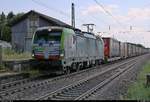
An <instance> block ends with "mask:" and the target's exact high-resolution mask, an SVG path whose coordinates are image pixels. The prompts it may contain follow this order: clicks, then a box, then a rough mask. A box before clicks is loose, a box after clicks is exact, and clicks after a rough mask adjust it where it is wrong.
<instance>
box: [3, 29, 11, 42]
mask: <svg viewBox="0 0 150 102" xmlns="http://www.w3.org/2000/svg"><path fill="white" fill-rule="evenodd" d="M2 40H4V41H7V42H10V41H11V29H10V27H8V26H4V27H3V30H2Z"/></svg>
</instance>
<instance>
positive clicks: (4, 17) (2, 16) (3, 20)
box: [0, 12, 6, 23]
mask: <svg viewBox="0 0 150 102" xmlns="http://www.w3.org/2000/svg"><path fill="white" fill-rule="evenodd" d="M0 18H1V20H0V21H1V23H5V21H6V16H5V14H4V12H2V14H1V17H0Z"/></svg>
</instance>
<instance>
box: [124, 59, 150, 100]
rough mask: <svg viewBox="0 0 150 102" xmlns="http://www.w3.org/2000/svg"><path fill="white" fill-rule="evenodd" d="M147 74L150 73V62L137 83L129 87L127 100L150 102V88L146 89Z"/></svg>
mask: <svg viewBox="0 0 150 102" xmlns="http://www.w3.org/2000/svg"><path fill="white" fill-rule="evenodd" d="M147 73H150V61H149V62H148V63H147V64H146V65H145V66H144V68H143V70H142V71H141V72H140V74H139V76H138V78H137V81H136V82H135V83H134V84H133V85H131V86H130V87H129V89H128V91H127V96H125V98H124V99H125V100H150V86H149V87H146V74H147Z"/></svg>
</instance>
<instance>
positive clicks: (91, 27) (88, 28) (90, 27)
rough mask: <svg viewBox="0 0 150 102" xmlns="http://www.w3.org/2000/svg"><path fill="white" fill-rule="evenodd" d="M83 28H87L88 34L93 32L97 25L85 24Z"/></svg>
mask: <svg viewBox="0 0 150 102" xmlns="http://www.w3.org/2000/svg"><path fill="white" fill-rule="evenodd" d="M83 26H86V27H87V32H93V29H94V28H93V27H94V26H95V24H83Z"/></svg>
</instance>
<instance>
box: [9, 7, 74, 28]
mask: <svg viewBox="0 0 150 102" xmlns="http://www.w3.org/2000/svg"><path fill="white" fill-rule="evenodd" d="M31 13H35V14H37V15H39V17H41V18H43V19H45V20H47V21H48V22H53V23H54V24H56V25H58V26H63V27H69V28H72V26H71V25H68V24H66V23H64V22H62V21H60V20H58V19H55V18H53V17H49V16H47V15H44V14H41V13H39V12H36V11H34V10H31V11H29V12H27V13H26V14H24V15H23V16H21V17H20V18H19V19H18V20H16V21H14V22H12V26H15V25H16V24H18V23H19V22H21V21H22V20H24V19H25V18H27V17H28V15H30V14H31Z"/></svg>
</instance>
